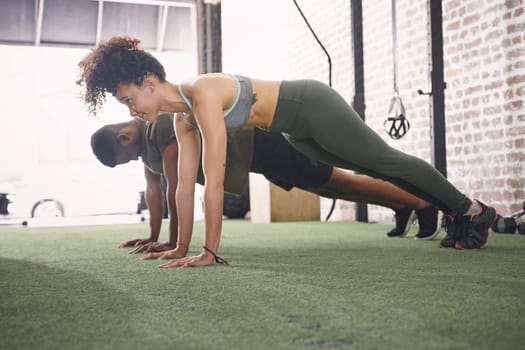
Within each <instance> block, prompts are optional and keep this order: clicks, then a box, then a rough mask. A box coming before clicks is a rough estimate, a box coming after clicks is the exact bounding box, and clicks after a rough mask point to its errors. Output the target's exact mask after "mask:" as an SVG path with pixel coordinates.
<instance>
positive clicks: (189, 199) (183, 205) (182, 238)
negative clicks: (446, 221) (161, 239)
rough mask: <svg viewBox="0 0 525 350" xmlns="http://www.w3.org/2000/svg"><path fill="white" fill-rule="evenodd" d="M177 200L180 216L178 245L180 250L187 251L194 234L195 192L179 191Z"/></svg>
mask: <svg viewBox="0 0 525 350" xmlns="http://www.w3.org/2000/svg"><path fill="white" fill-rule="evenodd" d="M175 198H176V201H177V216H178V237H177V243H178V245H179V248H183V249H185V250H186V251H187V250H188V247H189V245H190V242H191V236H192V232H193V210H194V191H190V190H189V189H184V190H183V189H177V194H176V196H175Z"/></svg>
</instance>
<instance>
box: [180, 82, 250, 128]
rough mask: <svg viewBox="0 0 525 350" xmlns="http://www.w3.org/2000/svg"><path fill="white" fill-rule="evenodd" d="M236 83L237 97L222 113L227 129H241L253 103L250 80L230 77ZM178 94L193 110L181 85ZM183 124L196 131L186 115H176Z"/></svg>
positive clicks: (195, 126)
mask: <svg viewBox="0 0 525 350" xmlns="http://www.w3.org/2000/svg"><path fill="white" fill-rule="evenodd" d="M231 76H232V78H233V79H235V82H236V83H237V95H236V96H235V100H234V101H233V104H232V105H231V106H230V108H228V110H227V111H226V112H224V122H225V124H226V128H227V129H236V128H242V127H243V126H245V125H246V123H247V122H248V118H249V117H250V109H251V107H252V101H253V89H252V82H251V80H250V78H246V77H243V76H242V75H231ZM179 93H180V95H181V96H182V99H183V100H184V102H185V103H186V105H187V106H188V108H189V109H190V110H193V106H192V105H191V102H190V100H189V99H188V98H187V97H186V95H184V92H183V91H182V84H179ZM178 114H179V115H180V116H181V118H182V119H183V120H184V122H185V123H186V124H188V125H190V126H191V127H192V128H194V129H197V128H198V127H197V125H195V124H193V123H192V122H190V121H189V120H188V117H187V116H186V113H178Z"/></svg>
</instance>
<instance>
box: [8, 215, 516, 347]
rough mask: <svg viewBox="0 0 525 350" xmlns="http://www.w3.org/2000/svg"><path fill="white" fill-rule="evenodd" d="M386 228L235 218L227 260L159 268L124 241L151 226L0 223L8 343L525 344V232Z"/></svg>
mask: <svg viewBox="0 0 525 350" xmlns="http://www.w3.org/2000/svg"><path fill="white" fill-rule="evenodd" d="M164 226H165V227H167V225H166V223H165V224H164ZM388 229H389V227H388V226H385V225H378V224H362V223H356V222H330V223H325V222H301V223H274V224H251V223H249V222H247V221H245V220H225V222H224V225H223V238H222V244H221V249H220V254H221V255H222V256H223V257H224V258H226V259H228V260H229V261H230V263H231V265H230V266H222V265H215V266H209V267H205V268H199V269H160V268H158V265H160V261H157V260H153V261H141V260H140V259H139V258H140V255H132V254H128V251H129V249H118V248H117V245H118V244H119V243H120V242H121V241H124V240H128V239H132V238H137V237H145V236H147V234H148V224H147V223H136V224H128V225H104V226H102V225H100V226H68V227H9V226H3V227H0V240H1V242H2V243H1V244H0V291H1V294H0V314H1V317H0V348H1V349H221V350H222V349H495V348H497V349H518V348H521V347H522V346H523V344H525V332H524V331H523V330H524V329H525V317H524V316H523V315H524V314H525V293H524V291H525V278H524V277H525V273H524V267H525V254H523V251H524V248H525V235H504V234H491V237H490V239H489V243H488V244H487V247H486V248H485V249H482V250H475V251H456V250H453V249H440V248H438V242H439V239H440V238H442V237H443V236H444V232H442V233H441V234H440V236H439V237H438V238H437V239H436V240H434V241H414V240H413V239H411V237H409V238H403V239H388V238H386V237H385V235H384V233H385V232H386V231H387V230H388ZM416 229H417V227H414V228H413V229H412V231H415V230H416ZM412 231H411V233H410V234H409V235H413V234H414V233H415V232H412ZM166 236H167V232H166V231H165V230H164V231H163V232H162V234H161V240H164V239H166ZM202 236H203V224H202V223H197V224H196V227H195V230H194V237H193V242H192V245H191V247H190V253H197V252H198V251H199V250H200V246H201V244H202Z"/></svg>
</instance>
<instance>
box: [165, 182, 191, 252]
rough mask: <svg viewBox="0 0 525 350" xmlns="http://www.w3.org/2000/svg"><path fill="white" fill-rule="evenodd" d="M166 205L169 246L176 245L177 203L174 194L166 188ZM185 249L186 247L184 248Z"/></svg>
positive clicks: (177, 228)
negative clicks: (168, 221)
mask: <svg viewBox="0 0 525 350" xmlns="http://www.w3.org/2000/svg"><path fill="white" fill-rule="evenodd" d="M166 195H167V197H168V198H167V203H168V211H169V215H170V226H169V231H170V232H169V244H170V245H176V244H177V241H178V239H179V238H178V230H179V227H178V226H179V220H178V215H177V202H176V200H175V196H176V193H175V191H172V190H171V189H170V188H169V186H168V191H167V194H166ZM186 248H187V247H186Z"/></svg>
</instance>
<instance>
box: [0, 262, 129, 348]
mask: <svg viewBox="0 0 525 350" xmlns="http://www.w3.org/2000/svg"><path fill="white" fill-rule="evenodd" d="M0 293H1V295H0V315H2V316H1V317H0V348H1V349H19V348H24V349H27V348H35V349H36V348H38V349H47V348H50V349H53V348H54V349H56V348H69V349H72V348H79V347H80V348H101V347H103V348H111V347H112V346H111V344H113V345H118V344H122V339H125V338H126V337H128V336H130V335H131V334H132V333H133V329H132V327H131V322H130V320H128V319H127V318H126V317H123V315H126V314H125V313H124V312H125V311H126V310H129V308H130V306H132V305H134V302H133V300H131V298H129V297H126V295H124V294H123V293H122V292H118V291H116V290H114V289H112V288H110V287H108V286H106V285H104V284H103V283H101V282H99V281H97V280H95V279H94V278H93V276H92V275H88V274H85V273H79V272H77V271H67V270H62V269H57V268H52V267H49V266H45V265H40V264H36V263H33V262H28V261H24V260H13V259H5V258H0Z"/></svg>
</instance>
